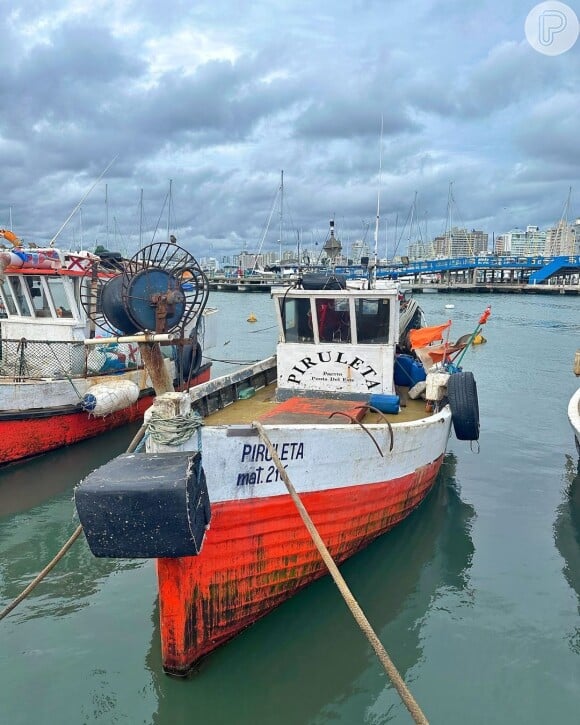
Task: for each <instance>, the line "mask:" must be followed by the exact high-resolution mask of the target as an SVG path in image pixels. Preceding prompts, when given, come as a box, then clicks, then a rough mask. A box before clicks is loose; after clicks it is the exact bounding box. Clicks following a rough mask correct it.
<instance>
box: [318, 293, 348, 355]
mask: <svg viewBox="0 0 580 725" xmlns="http://www.w3.org/2000/svg"><path fill="white" fill-rule="evenodd" d="M334 291H335V290H317V294H316V295H314V296H312V297H311V298H310V314H311V317H312V320H313V321H314V324H313V325H312V328H313V331H314V342H315V344H317V345H320V344H323V345H356V344H357V340H358V338H357V330H356V325H354V326H353V320H354V309H355V308H354V299H353V298H352V297H350V298H349V297H347V298H345V297H344V296H336V295H333V294H332V293H333V292H334ZM321 293H322V294H321ZM345 299H346V301H347V303H348V329H349V333H350V339H349V340H322V339H321V337H320V326H319V324H318V310H319V305H318V303H322V302H328V300H334V301H335V304H336V300H340V301H342V300H345ZM344 311H345V312H346V310H344Z"/></svg>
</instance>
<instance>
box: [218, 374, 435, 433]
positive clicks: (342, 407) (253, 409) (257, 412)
mask: <svg viewBox="0 0 580 725" xmlns="http://www.w3.org/2000/svg"><path fill="white" fill-rule="evenodd" d="M275 394H276V384H275V383H271V384H270V385H267V386H265V387H263V388H260V389H259V390H256V392H255V394H254V395H253V396H252V397H250V398H246V399H239V400H236V401H235V402H233V403H231V404H229V405H227V406H225V407H224V408H221V409H220V410H217V411H215V412H213V413H210V414H209V415H207V416H206V417H205V419H204V424H205V425H232V424H239V425H241V424H250V423H252V421H254V420H259V421H260V422H261V423H264V424H266V425H268V424H276V425H281V424H282V425H291V424H309V423H317V424H321V423H325V422H326V423H330V424H337V423H348V422H349V421H350V422H355V421H360V422H364V423H380V422H382V421H384V420H385V419H386V420H387V421H389V423H391V424H393V423H404V422H409V421H414V420H419V419H420V418H425V417H427V416H428V415H429V413H427V412H426V411H425V401H424V400H411V399H410V398H407V396H406V393H405V390H402V391H401V402H402V403H403V402H404V403H405V405H404V406H401V408H400V412H399V413H376V412H374V411H370V410H365V408H364V403H363V402H362V401H360V400H356V401H354V400H338V399H331V398H306V397H300V398H290V399H289V400H285V401H283V402H277V401H276V400H275ZM333 413H334V415H333ZM331 416H332V417H331Z"/></svg>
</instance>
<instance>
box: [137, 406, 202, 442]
mask: <svg viewBox="0 0 580 725" xmlns="http://www.w3.org/2000/svg"><path fill="white" fill-rule="evenodd" d="M202 425H203V418H202V417H201V415H199V413H196V412H194V411H192V412H191V413H190V414H189V415H177V416H175V417H174V418H169V419H167V418H161V417H160V416H159V414H158V413H156V412H155V411H153V412H152V413H151V417H150V419H149V435H150V437H151V440H153V441H155V443H159V444H163V445H166V446H178V445H180V444H181V443H185V441H188V440H189V439H190V438H191V436H192V435H193V433H194V432H195V431H196V430H197V431H199V429H200V428H201V426H202Z"/></svg>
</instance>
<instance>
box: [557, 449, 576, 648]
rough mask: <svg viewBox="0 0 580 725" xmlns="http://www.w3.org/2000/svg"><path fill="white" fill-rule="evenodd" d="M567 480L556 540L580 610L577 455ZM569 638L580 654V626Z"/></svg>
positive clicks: (569, 459)
mask: <svg viewBox="0 0 580 725" xmlns="http://www.w3.org/2000/svg"><path fill="white" fill-rule="evenodd" d="M564 480H565V482H566V488H565V490H564V501H563V502H562V504H561V505H560V506H559V507H558V509H557V513H556V521H555V523H554V541H555V543H556V547H557V549H558V551H559V552H560V554H561V555H562V557H563V558H564V567H563V569H562V571H563V574H564V577H565V578H566V581H567V582H568V584H569V585H570V587H571V588H572V589H573V590H574V592H576V596H577V598H578V608H579V612H580V464H579V463H578V460H577V457H572V456H566V463H565V465H564ZM569 641H570V647H571V648H572V650H573V651H574V652H576V653H578V654H580V627H577V628H576V630H575V631H574V632H573V633H571V634H570V637H569Z"/></svg>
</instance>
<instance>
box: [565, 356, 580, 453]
mask: <svg viewBox="0 0 580 725" xmlns="http://www.w3.org/2000/svg"><path fill="white" fill-rule="evenodd" d="M574 373H575V374H576V375H577V376H580V350H578V351H577V352H576V357H575V358H574ZM568 420H569V421H570V425H571V426H572V430H573V431H574V437H575V438H576V447H577V448H578V451H579V452H580V387H579V388H578V390H577V391H576V392H575V393H574V395H573V396H572V397H571V398H570V402H569V403H568Z"/></svg>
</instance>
